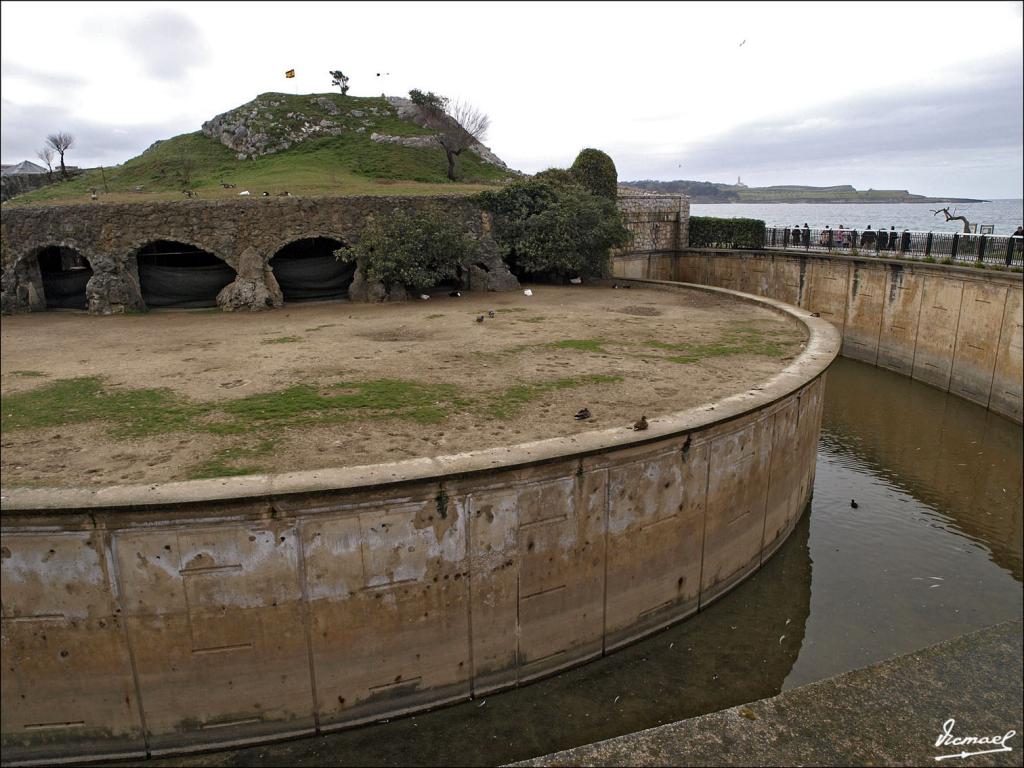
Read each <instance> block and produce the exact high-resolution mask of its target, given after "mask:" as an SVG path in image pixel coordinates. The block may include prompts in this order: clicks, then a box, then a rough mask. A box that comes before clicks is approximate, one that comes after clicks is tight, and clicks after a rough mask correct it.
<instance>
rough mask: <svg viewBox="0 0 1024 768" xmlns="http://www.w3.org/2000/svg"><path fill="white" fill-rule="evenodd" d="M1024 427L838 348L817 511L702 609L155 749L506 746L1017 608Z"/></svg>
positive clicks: (535, 746) (838, 663)
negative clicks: (624, 641) (404, 691)
mask: <svg viewBox="0 0 1024 768" xmlns="http://www.w3.org/2000/svg"><path fill="white" fill-rule="evenodd" d="M1021 436H1022V431H1021V428H1020V427H1018V426H1016V425H1013V424H1011V423H1010V422H1007V421H1005V420H1004V419H1001V418H999V417H997V416H993V415H991V414H989V413H987V412H986V411H985V410H984V409H982V408H979V407H978V406H975V405H971V404H970V403H967V402H965V401H963V400H959V399H958V398H956V397H954V396H951V395H947V394H945V393H943V392H940V391H938V390H936V389H932V388H930V387H928V386H926V385H923V384H920V383H918V382H913V381H910V380H909V379H906V378H904V377H901V376H897V375H895V374H890V373H888V372H885V371H882V370H879V369H877V368H874V367H872V366H868V365H864V364H862V363H856V362H853V361H849V360H845V359H840V360H838V361H837V362H836V364H835V366H834V367H833V368H832V369H831V370H830V371H829V374H828V383H827V386H826V404H825V416H824V423H823V431H822V440H821V445H820V448H819V456H818V467H817V476H816V479H815V487H814V499H813V502H812V504H811V511H810V514H806V513H805V515H804V516H803V517H802V518H801V520H800V523H799V524H798V525H797V527H796V529H795V530H794V531H793V533H792V534H791V536H790V538H789V539H788V540H787V541H786V542H785V543H784V544H783V546H782V547H781V548H780V549H779V551H778V552H777V553H776V554H775V556H774V557H773V558H772V559H771V560H770V561H768V563H766V564H765V566H764V567H763V568H762V569H761V570H760V571H759V572H758V573H756V574H755V575H754V576H752V577H751V578H750V579H748V581H747V582H745V583H744V584H742V585H741V586H740V587H738V588H737V589H736V590H734V591H733V592H731V593H730V594H728V595H726V596H725V597H723V598H722V599H721V600H719V601H718V602H716V603H714V604H713V605H711V606H710V607H708V608H707V609H706V610H704V611H702V612H701V613H700V614H698V615H696V616H694V617H692V618H690V619H688V620H687V621H685V622H683V623H681V624H679V625H677V626H675V627H671V628H669V629H668V630H666V631H664V632H662V633H660V634H658V635H656V636H655V637H652V638H649V639H647V640H645V641H642V642H640V643H638V644H636V645H633V646H631V647H628V648H625V649H623V650H620V651H618V652H616V653H614V654H612V655H611V656H609V657H607V658H604V659H600V660H598V661H595V662H592V663H590V664H587V665H585V666H583V667H580V668H578V669H574V670H570V671H568V672H565V673H563V674H561V675H558V676H557V677H554V678H550V679H548V680H543V681H540V682H536V683H532V684H530V685H528V686H526V687H524V688H521V689H518V690H515V691H509V692H506V693H502V694H499V695H495V696H491V697H489V698H488V699H486V700H484V701H473V702H468V703H464V704H460V705H457V706H454V707H450V708H448V709H443V710H439V711H437V712H432V713H429V714H425V715H420V716H417V717H410V718H405V719H400V720H395V721H393V722H390V723H386V724H379V725H375V726H370V727H364V728H359V729H356V730H352V731H346V732H340V733H336V734H331V735H327V736H322V737H317V738H311V739H303V740H299V741H293V742H285V743H282V744H276V745H267V746H262V747H252V748H248V749H241V750H235V751H228V752H220V753H215V754H211V755H204V756H198V755H193V756H189V757H187V758H170V759H165V760H157V761H151V763H150V764H152V763H154V762H155V763H162V764H177V765H253V764H257V765H300V766H301V765H338V764H342V765H344V764H348V763H354V764H357V765H495V764H500V763H507V762H512V761H515V760H519V759H524V758H527V757H531V756H536V755H541V754H545V753H548V752H553V751H556V750H560V749H566V748H568V747H572V746H577V745H580V744H585V743H588V742H593V741H598V740H601V739H607V738H610V737H612V736H617V735H620V734H623V733H628V732H631V731H636V730H640V729H643V728H649V727H651V726H655V725H658V724H660V723H663V722H670V721H673V720H679V719H683V718H687V717H692V716H695V715H699V714H703V713H706V712H713V711H715V710H719V709H723V708H725V707H730V706H734V705H736V704H740V703H743V702H747V701H752V700H755V699H760V698H764V697H767V696H773V695H775V694H777V693H779V692H780V691H781V690H783V689H785V688H790V687H793V686H795V685H801V684H804V683H807V682H811V681H814V680H820V679H822V678H825V677H829V676H832V675H835V674H839V673H841V672H845V671H847V670H850V669H854V668H856V667H860V666H864V665H867V664H871V663H873V662H876V661H881V660H883V659H886V658H889V657H891V656H894V655H897V654H900V653H905V652H908V651H911V650H915V649H918V648H921V647H924V646H926V645H930V644H932V643H935V642H939V641H941V640H944V639H948V638H951V637H955V636H957V635H960V634H963V633H965V632H969V631H972V630H974V629H978V628H980V627H983V626H987V625H990V624H993V623H995V622H998V621H1002V620H1004V619H1011V618H1017V617H1019V616H1021V614H1022V608H1021V599H1022V586H1021V571H1022V564H1021V560H1022V557H1021V552H1022V530H1021V503H1022V477H1021V467H1022V445H1021ZM852 499H855V500H856V501H857V508H856V509H854V508H853V507H851V505H850V501H851V500H852Z"/></svg>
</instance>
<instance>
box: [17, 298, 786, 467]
mask: <svg viewBox="0 0 1024 768" xmlns="http://www.w3.org/2000/svg"><path fill="white" fill-rule="evenodd" d="M533 291H534V295H533V296H532V297H527V296H525V295H523V293H521V292H515V293H508V294H488V295H467V296H463V297H461V298H449V297H447V296H443V297H435V298H432V299H430V300H429V301H419V302H408V303H405V304H397V305H396V304H391V305H353V304H347V303H332V304H307V305H297V306H292V307H286V308H285V309H283V310H280V311H276V312H268V313H254V314H223V313H211V312H180V311H179V312H152V313H148V314H144V315H129V316H119V317H106V318H103V317H88V316H85V315H82V314H78V313H46V314H34V315H23V316H17V317H11V318H6V319H5V320H4V324H3V329H2V342H3V349H4V355H3V358H2V365H0V374H2V378H0V389H2V393H3V412H2V420H0V425H2V447H3V454H2V470H3V477H4V485H5V486H7V487H10V486H14V485H82V484H93V483H125V482H159V481H170V480H180V479H189V478H196V477H215V476H222V475H232V474H246V473H252V472H281V471H291V470H299V469H314V468H317V467H323V466H337V465H345V464H367V463H375V462H381V461H394V460H399V459H403V458H409V457H413V456H422V455H441V454H448V453H458V452H462V451H467V450H475V449H482V448H487V447H493V446H495V445H507V444H511V443H517V442H526V441H529V440H537V439H543V438H547V437H556V436H561V435H572V434H575V433H578V432H581V431H585V430H592V429H605V428H608V427H614V426H628V425H629V424H632V423H633V422H634V421H635V420H636V419H638V418H639V417H640V416H641V415H642V414H646V415H647V416H648V417H649V418H651V417H656V416H657V414H660V413H668V412H672V411H677V410H681V409H684V408H687V407H690V406H693V405H697V404H700V403H702V402H708V401H711V400H714V399H717V398H720V397H722V396H724V395H727V394H731V393H733V392H737V391H743V390H746V389H749V388H750V387H752V386H755V385H757V384H758V383H759V382H760V381H762V380H763V379H764V378H765V377H766V376H769V375H771V374H772V373H774V372H775V371H777V370H779V369H781V368H782V367H784V366H785V365H786V363H787V362H788V360H789V359H792V357H794V356H795V355H796V354H797V353H798V352H799V350H800V344H801V343H802V342H803V340H804V331H803V329H802V328H797V327H794V326H793V325H791V324H790V322H789V321H787V320H785V319H784V318H781V317H779V316H777V315H775V314H774V313H771V312H769V311H768V310H763V309H761V308H758V307H756V306H753V305H748V304H742V303H738V302H732V301H724V300H722V299H719V298H717V297H711V296H708V295H707V294H702V293H693V294H690V293H678V292H663V291H657V290H653V289H640V288H633V289H630V290H623V289H619V290H614V289H611V288H607V287H604V288H597V287H589V286H586V287H564V288H555V287H547V286H534V287H533ZM489 311H493V312H494V317H493V318H492V317H489V316H488V312H489ZM481 315H483V317H484V320H483V322H477V318H478V317H479V316H481ZM583 407H587V408H589V409H590V411H591V412H592V414H593V418H592V419H590V420H587V421H577V420H575V419H574V418H573V416H574V414H575V413H576V412H577V411H578V410H579V409H580V408H583Z"/></svg>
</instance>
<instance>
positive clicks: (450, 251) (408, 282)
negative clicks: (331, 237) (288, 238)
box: [334, 211, 476, 291]
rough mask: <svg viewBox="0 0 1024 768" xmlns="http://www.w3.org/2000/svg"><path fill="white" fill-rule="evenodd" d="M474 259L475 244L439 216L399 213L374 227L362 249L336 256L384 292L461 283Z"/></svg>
mask: <svg viewBox="0 0 1024 768" xmlns="http://www.w3.org/2000/svg"><path fill="white" fill-rule="evenodd" d="M475 253H476V243H475V242H474V241H473V240H472V239H470V237H469V236H468V235H466V234H465V233H464V232H461V231H459V230H458V229H457V228H456V227H455V226H454V225H453V224H452V222H451V220H450V219H448V218H446V217H444V216H443V215H441V214H440V213H435V212H429V211H420V212H418V213H416V214H409V213H406V212H404V211H398V212H396V213H395V214H393V215H390V216H388V217H386V218H384V219H375V220H374V221H372V222H370V224H369V225H368V226H367V227H366V229H365V230H363V233H362V235H361V236H360V238H359V242H358V243H357V244H355V245H353V246H349V247H346V248H341V249H339V250H337V251H335V254H334V255H335V256H337V257H338V258H339V259H341V260H342V261H355V262H356V263H358V264H359V265H360V267H361V268H362V269H363V271H364V274H365V275H366V277H367V278H369V279H371V280H380V281H381V282H382V283H383V284H384V288H385V290H388V291H390V290H391V288H392V287H394V286H395V285H398V284H401V285H404V286H406V287H407V288H411V289H413V290H416V291H424V290H426V289H428V288H430V287H432V286H435V285H437V284H438V283H440V282H441V281H443V280H447V279H449V278H452V277H456V276H457V275H458V273H459V268H460V267H461V266H462V265H463V264H465V263H467V262H469V261H470V260H471V259H472V258H473V256H474V255H475Z"/></svg>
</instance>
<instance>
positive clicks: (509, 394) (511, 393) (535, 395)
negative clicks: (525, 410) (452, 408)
mask: <svg viewBox="0 0 1024 768" xmlns="http://www.w3.org/2000/svg"><path fill="white" fill-rule="evenodd" d="M621 380H622V377H621V376H606V375H603V374H592V375H589V376H578V377H575V378H569V379H555V380H553V381H541V382H536V383H533V384H518V385H516V386H514V387H509V388H508V389H506V390H505V391H504V392H501V393H499V394H497V395H493V396H492V397H491V399H490V401H489V402H488V405H487V410H488V413H491V414H493V415H495V416H497V417H498V418H499V419H505V418H509V417H510V416H513V415H514V414H515V413H516V412H517V411H518V410H519V409H520V408H522V407H523V406H524V405H526V404H527V403H530V402H533V401H534V400H537V399H539V398H541V397H544V396H545V395H547V394H549V393H550V392H555V391H557V390H561V389H574V388H576V387H583V386H586V385H587V384H610V383H612V382H615V381H621Z"/></svg>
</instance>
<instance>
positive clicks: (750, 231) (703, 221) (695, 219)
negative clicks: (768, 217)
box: [690, 216, 764, 248]
mask: <svg viewBox="0 0 1024 768" xmlns="http://www.w3.org/2000/svg"><path fill="white" fill-rule="evenodd" d="M690 247H691V248H763V247H764V222H763V221H761V220H760V219H721V218H717V217H714V216H691V217H690Z"/></svg>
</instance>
